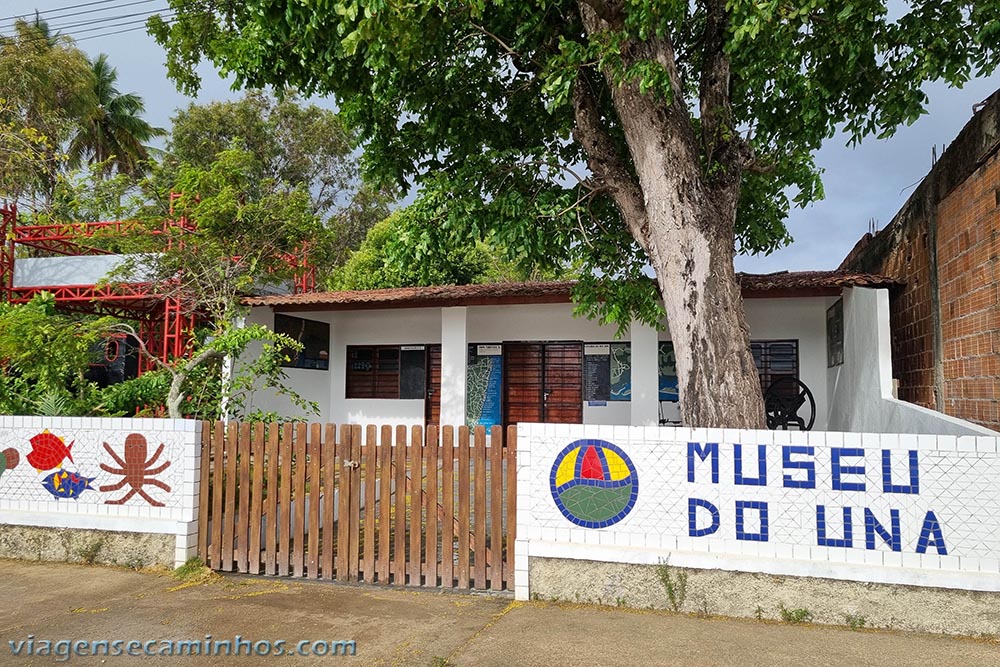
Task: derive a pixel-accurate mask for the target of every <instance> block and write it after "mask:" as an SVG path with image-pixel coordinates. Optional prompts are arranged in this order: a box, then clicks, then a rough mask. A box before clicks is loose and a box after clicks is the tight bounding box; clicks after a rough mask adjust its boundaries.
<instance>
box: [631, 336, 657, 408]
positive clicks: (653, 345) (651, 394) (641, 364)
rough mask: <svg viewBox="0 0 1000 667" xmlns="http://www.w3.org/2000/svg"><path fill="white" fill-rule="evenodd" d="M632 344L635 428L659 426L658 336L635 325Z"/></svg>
mask: <svg viewBox="0 0 1000 667" xmlns="http://www.w3.org/2000/svg"><path fill="white" fill-rule="evenodd" d="M629 335H630V337H631V342H632V425H633V426H656V425H657V424H659V421H660V411H659V407H660V405H659V400H660V379H659V367H660V365H659V358H658V354H659V348H658V345H659V336H658V334H657V331H656V329H654V328H653V327H651V326H649V325H647V324H643V323H642V322H638V321H633V322H632V326H631V327H630V328H629Z"/></svg>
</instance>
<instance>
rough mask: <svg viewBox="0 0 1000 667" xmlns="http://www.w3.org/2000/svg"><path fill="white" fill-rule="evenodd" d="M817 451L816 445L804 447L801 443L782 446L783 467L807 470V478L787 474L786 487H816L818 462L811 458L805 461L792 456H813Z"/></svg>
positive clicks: (785, 477)
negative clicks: (795, 477) (794, 458)
mask: <svg viewBox="0 0 1000 667" xmlns="http://www.w3.org/2000/svg"><path fill="white" fill-rule="evenodd" d="M815 453H816V449H815V448H814V447H804V446H801V445H785V446H784V447H782V448H781V467H782V468H784V469H785V470H805V471H806V478H805V479H793V478H792V476H791V475H785V476H784V479H785V483H784V485H785V488H786V489H815V488H816V462H815V461H813V460H812V459H811V458H810V459H806V460H804V461H793V460H792V456H796V455H801V456H809V457H812V456H814V455H815Z"/></svg>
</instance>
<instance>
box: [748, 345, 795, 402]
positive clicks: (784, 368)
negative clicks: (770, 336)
mask: <svg viewBox="0 0 1000 667" xmlns="http://www.w3.org/2000/svg"><path fill="white" fill-rule="evenodd" d="M750 351H751V352H752V353H753V362H754V363H755V364H756V365H757V374H758V375H759V376H760V387H761V389H762V390H763V391H767V388H768V387H770V386H771V383H772V382H774V381H775V380H777V379H778V378H780V377H784V376H787V375H790V376H791V377H794V378H798V376H799V341H797V340H772V341H751V342H750Z"/></svg>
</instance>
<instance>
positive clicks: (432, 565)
mask: <svg viewBox="0 0 1000 667" xmlns="http://www.w3.org/2000/svg"><path fill="white" fill-rule="evenodd" d="M426 435H427V439H426V441H425V442H426V444H425V446H424V460H425V461H426V469H427V490H426V491H425V492H424V516H425V517H426V519H425V520H426V522H427V523H426V528H425V531H426V532H425V533H424V551H425V553H426V558H425V562H426V563H427V566H426V568H425V572H424V577H425V578H424V585H425V586H437V585H438V427H437V426H435V425H434V424H431V425H430V426H428V427H427V434H426Z"/></svg>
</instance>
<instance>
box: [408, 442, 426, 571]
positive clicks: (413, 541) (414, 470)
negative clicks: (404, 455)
mask: <svg viewBox="0 0 1000 667" xmlns="http://www.w3.org/2000/svg"><path fill="white" fill-rule="evenodd" d="M423 445H424V434H423V428H422V427H420V426H414V427H413V430H412V432H411V434H410V448H409V450H408V451H409V454H410V464H409V468H410V493H409V496H410V502H409V506H410V553H409V554H408V556H407V557H408V558H409V561H410V585H411V586H419V585H420V562H421V560H420V551H421V540H420V538H421V537H422V534H423V532H424V529H423V512H422V511H421V508H422V506H423V492H422V487H423V479H424V461H423Z"/></svg>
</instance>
